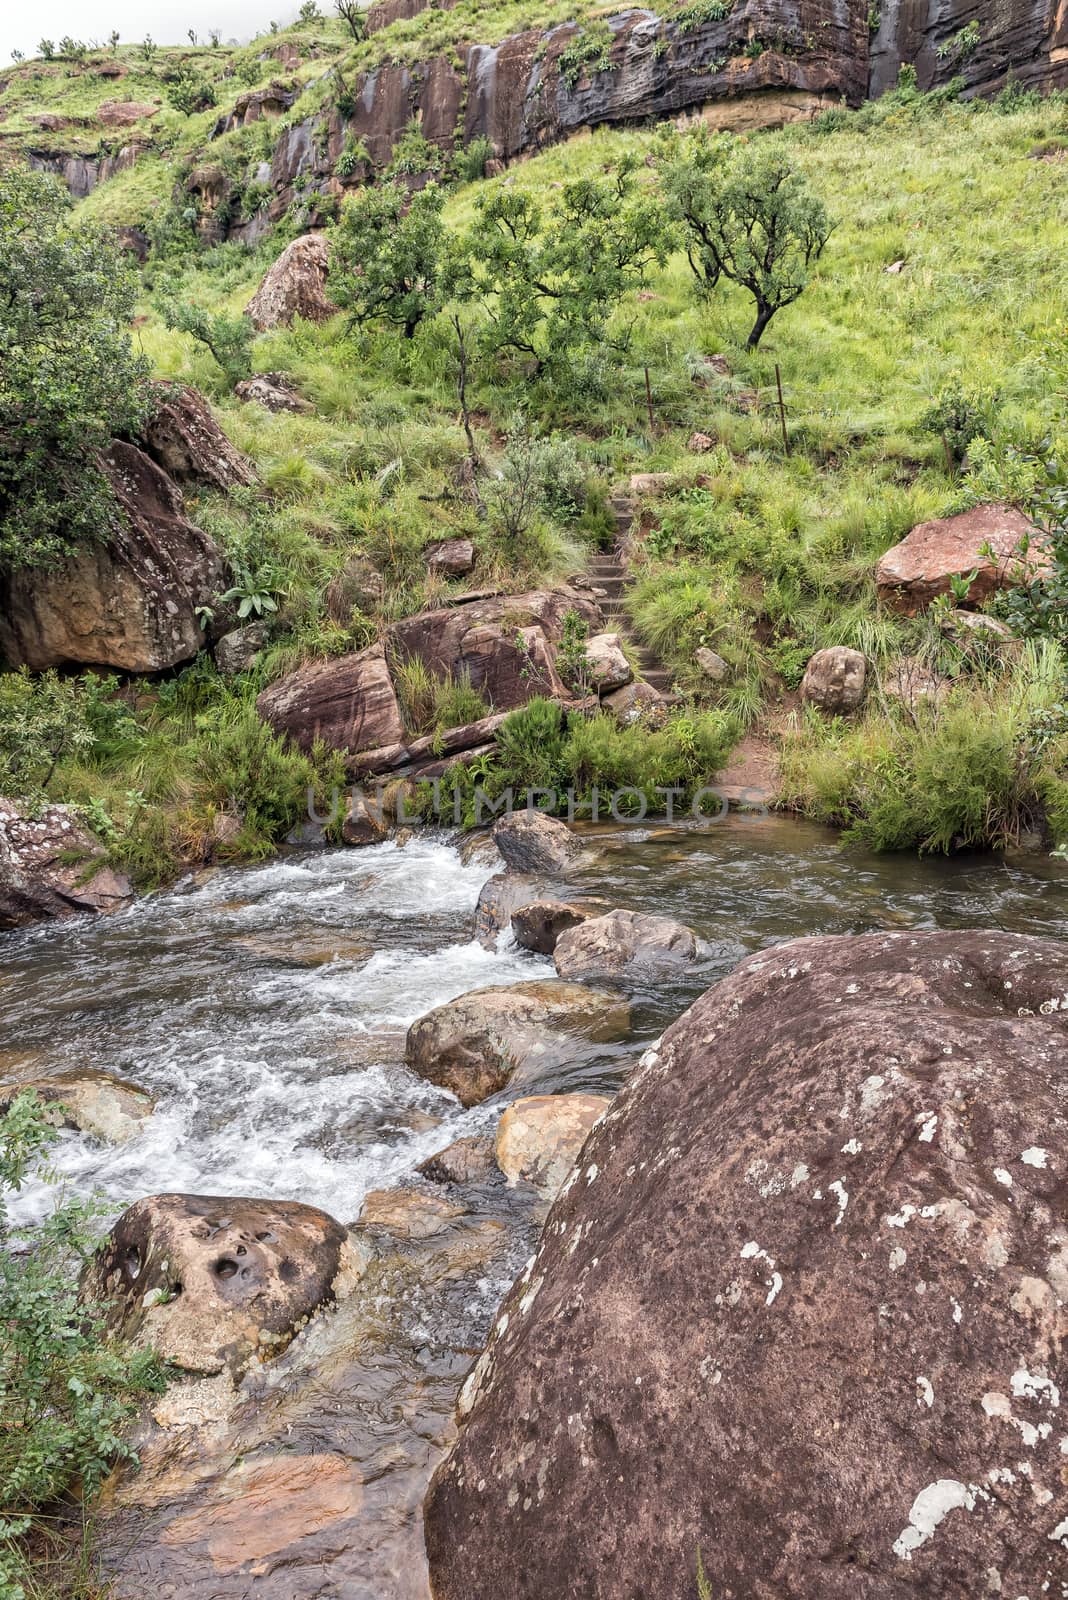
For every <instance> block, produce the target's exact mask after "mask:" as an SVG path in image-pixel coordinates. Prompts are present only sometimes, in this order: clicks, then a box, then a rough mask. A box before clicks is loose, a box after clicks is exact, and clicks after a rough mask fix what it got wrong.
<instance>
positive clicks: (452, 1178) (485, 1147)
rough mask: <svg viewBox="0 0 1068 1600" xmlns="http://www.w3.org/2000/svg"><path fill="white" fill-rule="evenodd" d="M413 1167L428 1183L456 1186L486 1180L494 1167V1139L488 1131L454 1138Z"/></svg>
mask: <svg viewBox="0 0 1068 1600" xmlns="http://www.w3.org/2000/svg"><path fill="white" fill-rule="evenodd" d="M415 1170H416V1171H417V1172H418V1173H419V1174H420V1175H421V1176H422V1177H424V1178H426V1180H427V1182H428V1183H451V1184H455V1185H456V1186H457V1187H458V1188H459V1187H465V1186H466V1185H468V1184H475V1183H485V1182H486V1181H487V1179H488V1178H490V1177H491V1176H492V1174H493V1173H494V1172H495V1171H496V1170H497V1161H496V1155H495V1151H494V1142H493V1139H492V1138H491V1137H490V1136H489V1134H473V1135H471V1136H470V1137H468V1138H466V1139H456V1140H454V1141H453V1143H452V1144H450V1145H448V1146H447V1147H446V1148H445V1149H444V1150H439V1151H437V1153H436V1154H435V1155H432V1156H429V1157H428V1158H427V1160H426V1161H421V1162H420V1163H419V1165H418V1167H417V1168H416V1169H415Z"/></svg>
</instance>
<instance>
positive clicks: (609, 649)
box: [586, 633, 634, 691]
mask: <svg viewBox="0 0 1068 1600" xmlns="http://www.w3.org/2000/svg"><path fill="white" fill-rule="evenodd" d="M586 670H587V672H588V673H589V675H590V678H591V680H592V682H593V686H594V688H595V689H598V690H602V689H603V690H605V691H607V690H610V689H622V687H623V685H624V684H625V683H629V682H630V680H631V678H632V677H633V676H634V674H633V672H632V671H631V669H630V662H629V661H628V660H627V658H626V656H625V654H624V653H623V646H622V644H621V643H620V640H619V634H618V633H596V634H594V636H593V638H592V639H590V640H589V642H588V643H587V645H586Z"/></svg>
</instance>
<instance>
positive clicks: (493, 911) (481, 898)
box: [475, 840, 542, 950]
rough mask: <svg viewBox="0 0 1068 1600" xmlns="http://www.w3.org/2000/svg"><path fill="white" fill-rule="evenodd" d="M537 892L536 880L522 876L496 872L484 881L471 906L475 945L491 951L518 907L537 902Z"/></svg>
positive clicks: (539, 890)
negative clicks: (473, 912)
mask: <svg viewBox="0 0 1068 1600" xmlns="http://www.w3.org/2000/svg"><path fill="white" fill-rule="evenodd" d="M490 842H491V843H492V840H491V841H490ZM541 892H542V890H541V885H540V883H539V880H538V879H537V878H533V877H529V876H528V875H527V874H526V873H522V872H498V873H495V874H494V876H493V877H492V878H487V880H486V882H485V883H484V884H483V885H482V888H481V889H480V890H479V895H478V904H477V905H476V907H475V938H476V939H477V940H478V942H479V944H482V945H485V946H486V948H487V949H490V950H492V949H494V948H495V946H496V944H497V939H498V937H499V936H500V934H502V933H503V932H504V930H505V928H507V927H510V926H511V922H512V918H513V917H514V915H515V913H516V912H517V911H518V910H519V909H520V907H521V906H526V905H530V903H531V902H532V901H534V900H537V899H538V897H539V895H540V894H541Z"/></svg>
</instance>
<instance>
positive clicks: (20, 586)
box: [0, 443, 226, 672]
mask: <svg viewBox="0 0 1068 1600" xmlns="http://www.w3.org/2000/svg"><path fill="white" fill-rule="evenodd" d="M103 465H104V468H105V472H106V475H107V477H108V480H109V482H110V484H111V487H112V489H113V490H114V493H115V497H116V500H117V503H118V512H119V517H117V518H116V521H115V524H114V525H113V528H112V531H111V535H110V537H109V538H107V539H101V540H100V541H99V542H96V543H93V544H90V545H86V546H84V547H83V548H82V549H80V550H79V551H78V552H77V553H76V554H75V555H73V556H69V557H68V558H67V559H66V560H65V561H63V562H62V563H61V564H60V565H59V566H56V567H54V568H49V569H48V570H47V571H38V570H33V571H24V570H22V569H18V570H16V571H14V572H9V573H8V574H7V575H6V576H3V577H0V651H2V652H3V654H4V655H5V656H6V657H7V660H8V662H9V664H10V665H11V666H16V667H17V666H27V667H31V668H33V670H34V671H42V670H43V669H44V668H46V667H54V666H93V667H116V668H118V669H119V670H120V671H122V672H164V671H166V670H167V668H169V667H175V666H179V665H180V664H181V663H182V662H183V661H189V660H191V659H192V658H193V656H195V655H196V654H197V652H198V650H200V649H201V647H202V646H203V643H204V635H203V632H202V630H201V627H200V622H199V620H198V616H197V610H198V607H200V606H204V605H208V606H210V605H211V604H212V603H213V601H215V600H216V598H217V596H218V595H219V593H220V591H221V590H223V589H225V588H226V567H225V563H224V560H223V556H222V553H221V552H220V551H219V549H218V548H217V546H216V545H215V544H214V543H213V542H212V540H211V539H209V538H208V536H207V534H205V533H202V532H201V531H200V529H199V528H195V527H194V526H193V524H192V523H191V522H189V521H188V520H187V519H186V517H185V514H184V509H183V502H182V496H181V492H180V490H179V489H178V488H177V486H176V485H175V484H174V483H173V482H172V481H171V479H170V478H168V477H167V475H166V473H164V472H162V471H161V470H160V469H159V467H157V466H156V464H155V463H154V462H153V461H150V460H149V458H148V456H147V455H145V454H144V452H143V451H141V450H138V449H137V448H136V447H135V446H134V445H132V444H121V443H116V444H113V445H112V446H111V449H110V450H109V451H108V452H107V453H106V455H105V456H104V457H103ZM120 518H121V519H122V520H120Z"/></svg>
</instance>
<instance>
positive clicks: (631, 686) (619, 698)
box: [601, 678, 668, 723]
mask: <svg viewBox="0 0 1068 1600" xmlns="http://www.w3.org/2000/svg"><path fill="white" fill-rule="evenodd" d="M601 704H602V706H604V707H605V708H606V709H607V710H609V711H611V712H612V713H613V715H614V716H616V717H617V718H618V719H619V721H620V722H624V723H630V722H640V721H642V720H643V719H652V718H655V717H661V718H662V717H664V716H665V715H666V713H667V706H668V701H667V700H666V698H665V697H664V695H662V694H661V693H660V691H659V689H654V688H653V686H652V684H651V683H646V682H645V681H644V679H642V678H636V679H634V680H633V681H632V682H631V683H628V684H625V685H624V687H623V688H622V689H613V691H612V693H611V694H606V695H605V697H604V699H603V700H602V701H601Z"/></svg>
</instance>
